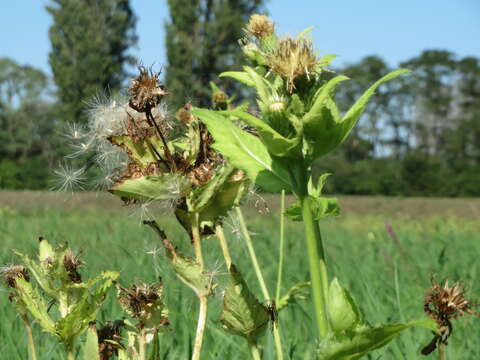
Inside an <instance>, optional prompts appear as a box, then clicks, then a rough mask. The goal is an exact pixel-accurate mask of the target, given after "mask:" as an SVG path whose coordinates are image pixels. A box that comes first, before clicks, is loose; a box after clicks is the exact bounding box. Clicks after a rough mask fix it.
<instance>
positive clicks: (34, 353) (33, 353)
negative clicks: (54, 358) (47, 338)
mask: <svg viewBox="0 0 480 360" xmlns="http://www.w3.org/2000/svg"><path fill="white" fill-rule="evenodd" d="M21 318H22V321H23V324H24V325H25V331H26V333H27V340H28V348H29V350H30V359H31V360H37V359H38V358H37V350H36V349H35V341H34V339H33V333H32V327H31V326H30V322H29V321H28V319H27V317H26V315H25V316H21Z"/></svg>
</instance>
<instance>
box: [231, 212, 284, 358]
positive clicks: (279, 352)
mask: <svg viewBox="0 0 480 360" xmlns="http://www.w3.org/2000/svg"><path fill="white" fill-rule="evenodd" d="M235 210H236V212H237V216H238V221H239V222H240V230H241V231H242V234H243V238H244V239H245V243H246V245H247V249H248V253H249V255H250V259H251V260H252V264H253V269H254V270H255V274H256V276H257V280H258V282H259V284H260V288H261V289H262V293H263V297H264V298H265V301H270V299H271V298H270V294H269V293H268V289H267V285H266V284H265V279H264V278H263V275H262V271H261V270H260V265H259V264H258V259H257V255H256V254H255V249H254V248H253V243H252V238H251V237H250V234H249V232H248V229H247V225H246V223H245V219H244V218H243V214H242V210H241V209H240V207H239V206H237V207H236V208H235ZM273 337H274V339H275V348H276V352H277V359H278V360H283V350H282V340H281V336H280V329H279V328H278V324H277V325H276V326H274V327H273Z"/></svg>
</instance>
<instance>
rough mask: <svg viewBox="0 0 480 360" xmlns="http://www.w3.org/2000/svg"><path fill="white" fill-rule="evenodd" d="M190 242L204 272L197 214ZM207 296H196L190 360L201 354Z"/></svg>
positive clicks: (205, 323)
mask: <svg viewBox="0 0 480 360" xmlns="http://www.w3.org/2000/svg"><path fill="white" fill-rule="evenodd" d="M192 241H193V247H194V249H195V258H196V261H197V262H198V263H199V264H200V268H201V270H202V272H203V271H204V270H205V265H204V261H203V255H202V245H201V241H202V238H201V236H200V226H199V214H198V213H195V214H194V216H193V221H192ZM207 297H208V294H202V295H199V296H198V300H199V302H200V308H199V312H198V322H197V331H196V334H195V343H194V345H193V354H192V360H199V359H200V354H201V353H202V344H203V334H204V333H205V327H206V326H207V310H208V299H207Z"/></svg>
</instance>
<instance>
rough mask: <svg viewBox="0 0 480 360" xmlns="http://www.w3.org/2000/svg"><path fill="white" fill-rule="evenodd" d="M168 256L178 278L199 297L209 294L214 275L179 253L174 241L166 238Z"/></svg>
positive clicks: (164, 242)
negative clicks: (171, 241) (173, 243)
mask: <svg viewBox="0 0 480 360" xmlns="http://www.w3.org/2000/svg"><path fill="white" fill-rule="evenodd" d="M163 244H164V245H165V247H166V249H167V254H168V257H169V258H170V262H171V264H172V267H173V270H174V271H175V274H176V275H177V276H178V278H179V279H180V280H181V281H182V282H183V283H184V284H185V285H187V286H188V287H190V288H191V289H192V290H193V291H194V292H195V294H197V296H198V297H202V296H208V295H210V293H211V290H212V276H211V275H210V274H208V273H207V272H205V271H204V270H203V269H202V266H200V264H199V263H198V262H197V261H195V260H193V259H190V258H186V257H183V256H181V255H180V254H178V252H177V251H176V250H175V248H174V247H173V245H172V243H170V242H169V241H168V240H164V241H163Z"/></svg>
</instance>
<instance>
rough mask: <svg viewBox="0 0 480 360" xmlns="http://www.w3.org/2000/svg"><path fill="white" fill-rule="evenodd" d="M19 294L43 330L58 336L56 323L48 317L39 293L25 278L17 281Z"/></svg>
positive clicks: (45, 306)
mask: <svg viewBox="0 0 480 360" xmlns="http://www.w3.org/2000/svg"><path fill="white" fill-rule="evenodd" d="M15 284H16V289H17V293H18V295H19V296H20V299H21V301H22V302H23V303H24V304H25V307H26V308H27V310H28V311H29V312H30V314H31V315H32V316H33V317H34V318H35V319H36V320H37V321H38V323H39V324H40V326H41V327H42V330H43V331H45V332H48V333H50V334H52V335H54V336H57V332H56V329H55V322H54V321H53V320H52V319H51V318H50V315H48V308H47V305H46V304H45V301H44V300H43V298H42V296H40V294H39V293H38V291H37V290H36V289H35V288H33V286H32V284H30V283H29V282H28V281H26V280H25V279H23V278H17V279H16V280H15Z"/></svg>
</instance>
